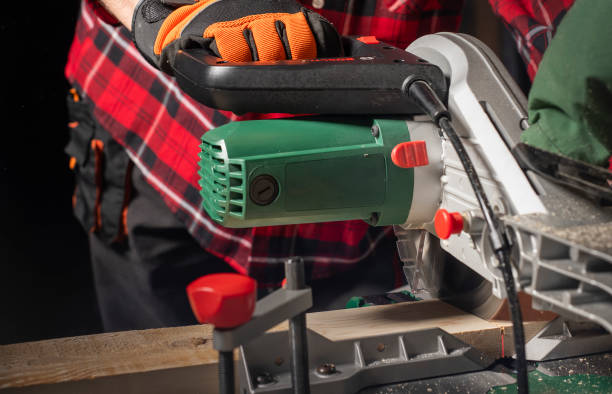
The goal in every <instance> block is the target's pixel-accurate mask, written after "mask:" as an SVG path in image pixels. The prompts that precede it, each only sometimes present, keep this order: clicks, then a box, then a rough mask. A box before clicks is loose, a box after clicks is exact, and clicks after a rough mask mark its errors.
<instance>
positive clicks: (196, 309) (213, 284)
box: [187, 274, 257, 328]
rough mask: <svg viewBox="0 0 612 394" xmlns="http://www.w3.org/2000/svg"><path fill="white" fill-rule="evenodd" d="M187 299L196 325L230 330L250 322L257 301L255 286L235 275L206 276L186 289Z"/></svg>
mask: <svg viewBox="0 0 612 394" xmlns="http://www.w3.org/2000/svg"><path fill="white" fill-rule="evenodd" d="M187 297H188V298H189V304H190V305H191V309H192V310H193V313H194V314H195V316H196V319H198V321H199V322H200V323H210V324H212V325H214V326H215V327H217V328H233V327H237V326H239V325H242V324H244V323H246V322H248V321H249V320H250V319H251V316H252V315H253V311H254V310H255V302H256V301H257V282H256V281H255V280H254V279H252V278H249V277H248V276H245V275H238V274H212V275H206V276H203V277H201V278H198V279H196V280H195V281H193V282H191V283H190V284H189V285H188V286H187Z"/></svg>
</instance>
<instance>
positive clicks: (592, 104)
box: [521, 0, 612, 167]
mask: <svg viewBox="0 0 612 394" xmlns="http://www.w3.org/2000/svg"><path fill="white" fill-rule="evenodd" d="M611 18H612V0H577V1H576V3H575V4H574V6H573V7H572V8H571V9H570V10H569V12H568V13H567V15H566V16H565V17H564V19H563V21H562V22H561V24H560V25H559V28H558V30H557V33H556V35H555V37H554V39H553V40H552V42H551V44H550V46H549V47H548V49H547V50H546V53H545V54H544V57H543V59H542V62H541V63H540V67H539V70H538V73H537V74H536V76H535V79H534V81H533V86H532V88H531V91H530V93H529V105H528V108H529V123H530V125H531V126H530V127H529V128H528V129H527V130H525V132H524V133H523V135H522V136H521V140H522V141H523V142H525V143H527V144H530V145H533V146H536V147H538V148H541V149H545V150H548V151H551V152H554V153H558V154H562V155H565V156H569V157H571V158H574V159H577V160H582V161H585V162H588V163H591V164H595V165H600V166H605V167H608V159H609V157H610V154H611V152H612V42H611V41H612V20H611Z"/></svg>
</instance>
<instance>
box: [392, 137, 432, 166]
mask: <svg viewBox="0 0 612 394" xmlns="http://www.w3.org/2000/svg"><path fill="white" fill-rule="evenodd" d="M391 161H392V162H393V164H395V165H396V166H398V167H401V168H413V167H421V166H426V165H428V164H429V157H428V156H427V144H426V143H425V141H408V142H402V143H399V144H397V145H395V147H394V148H393V150H392V151H391Z"/></svg>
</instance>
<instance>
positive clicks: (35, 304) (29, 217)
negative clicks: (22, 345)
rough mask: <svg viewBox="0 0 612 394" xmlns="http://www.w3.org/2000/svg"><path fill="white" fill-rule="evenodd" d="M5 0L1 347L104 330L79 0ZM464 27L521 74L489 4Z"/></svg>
mask: <svg viewBox="0 0 612 394" xmlns="http://www.w3.org/2000/svg"><path fill="white" fill-rule="evenodd" d="M19 3H20V4H16V2H12V3H11V4H10V5H7V4H3V5H2V7H3V8H2V11H1V12H0V18H1V21H0V38H2V40H1V41H0V43H1V45H2V46H1V47H0V48H1V49H0V54H1V56H0V65H1V72H0V75H1V81H2V84H1V85H0V98H1V99H2V102H1V103H0V104H1V105H0V111H1V114H2V116H1V117H0V122H1V123H0V125H1V126H0V130H1V134H0V344H7V343H14V342H22V341H30V340H38V339H46V338H53V337H61V336H72V335H82V334H89V333H96V332H100V331H101V323H100V317H99V313H98V311H97V308H96V302H95V293H94V291H93V287H92V276H91V269H90V265H89V256H88V248H87V238H86V234H85V232H84V231H83V230H82V229H81V227H80V226H79V224H78V223H77V222H76V220H75V219H74V218H73V216H72V208H71V197H72V191H73V187H74V185H73V177H72V174H71V171H70V170H69V169H68V157H67V156H66V155H65V154H64V153H63V149H64V146H65V144H66V142H67V140H68V128H67V127H66V124H67V122H68V120H67V114H66V107H65V97H66V93H67V90H68V84H67V82H66V81H65V79H64V76H63V68H64V64H65V62H66V57H67V53H68V49H69V46H70V43H71V41H72V35H73V32H74V26H75V21H76V17H77V13H78V9H79V0H60V1H35V2H19ZM462 31H464V32H468V33H471V34H473V35H475V36H477V37H479V38H480V39H482V40H483V41H485V43H487V44H488V45H489V46H491V47H492V48H493V49H494V50H495V51H496V52H497V53H498V54H499V55H501V56H502V59H503V60H504V62H505V63H506V65H507V66H508V67H509V68H510V70H511V72H512V71H513V70H514V71H515V72H514V75H516V76H517V77H518V78H519V79H522V80H523V81H524V80H525V74H524V71H523V66H522V65H521V63H520V60H518V58H517V55H516V51H515V50H514V43H513V42H512V39H511V38H509V35H508V34H507V33H505V31H504V28H503V26H502V25H501V24H500V23H499V21H498V20H497V19H496V18H495V17H494V16H493V15H492V13H491V10H490V8H489V5H488V2H487V0H468V1H467V2H466V9H465V12H464V21H463V24H462Z"/></svg>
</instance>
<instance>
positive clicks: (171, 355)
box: [0, 300, 546, 394]
mask: <svg viewBox="0 0 612 394" xmlns="http://www.w3.org/2000/svg"><path fill="white" fill-rule="evenodd" d="M307 324H308V327H309V328H310V329H312V330H314V331H316V332H318V333H319V334H321V335H323V336H326V337H327V338H329V339H331V340H340V339H352V338H358V337H360V336H375V335H384V334H391V333H400V332H406V331H416V330H422V329H427V328H432V327H440V328H442V329H443V330H445V331H447V332H448V333H450V334H452V335H455V336H457V337H458V338H459V339H461V340H463V341H464V342H466V343H468V344H470V345H472V346H474V347H476V348H478V349H480V350H481V351H483V352H485V353H488V354H489V355H491V356H492V357H499V356H500V355H501V337H502V334H503V335H505V336H504V339H505V344H506V349H509V344H508V343H509V341H511V331H512V330H511V329H508V328H509V327H510V323H508V322H488V321H485V320H482V319H480V318H478V317H476V316H473V315H470V314H467V313H465V312H463V311H461V310H459V309H457V308H454V307H452V306H450V305H448V304H446V303H444V302H441V301H438V300H428V301H419V302H413V303H400V304H393V305H384V306H373V307H366V308H357V309H345V310H336V311H327V312H319V313H312V314H308V316H307ZM545 324H546V322H542V321H536V322H527V323H526V331H527V332H528V338H530V337H531V336H532V335H533V334H535V332H537V331H539V329H541V327H543V326H544V325H545ZM286 327H287V324H286V323H283V324H281V325H279V326H277V327H275V328H274V330H285V329H286ZM216 362H217V354H216V352H215V351H214V350H213V349H212V328H211V327H210V326H207V325H200V326H186V327H175V328H162V329H153V330H141V331H126V332H118V333H108V334H99V335H88V336H81V337H73V338H60V339H54V340H47V341H38V342H28V343H21V344H14V345H5V346H0V389H2V388H4V389H8V388H13V389H15V391H13V392H15V393H17V392H19V393H26V392H32V391H31V390H34V391H36V392H49V393H51V392H64V393H69V392H92V393H93V392H104V391H105V390H106V392H108V391H109V390H108V389H109V387H115V389H113V390H112V391H115V393H113V394H117V393H119V392H144V391H146V392H168V390H169V389H170V387H171V388H172V390H170V391H172V392H207V393H210V392H216V382H217V379H216ZM59 383H61V384H60V385H58V384H59ZM168 385H170V386H168ZM144 387H146V390H145V389H144ZM103 388H104V390H102V389H103ZM119 388H121V389H119ZM41 390H42V391H41ZM58 390H59V391H58ZM98 390H102V391H98Z"/></svg>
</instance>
